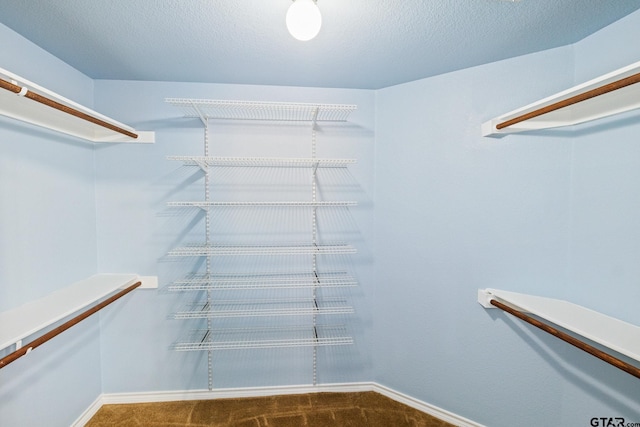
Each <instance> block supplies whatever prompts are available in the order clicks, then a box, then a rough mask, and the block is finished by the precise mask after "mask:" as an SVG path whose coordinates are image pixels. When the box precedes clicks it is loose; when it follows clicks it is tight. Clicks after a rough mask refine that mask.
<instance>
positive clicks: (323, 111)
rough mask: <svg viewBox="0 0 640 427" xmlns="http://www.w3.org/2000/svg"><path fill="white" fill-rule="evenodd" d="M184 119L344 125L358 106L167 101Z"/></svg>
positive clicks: (212, 100)
mask: <svg viewBox="0 0 640 427" xmlns="http://www.w3.org/2000/svg"><path fill="white" fill-rule="evenodd" d="M165 102H167V103H169V104H171V105H173V106H174V107H178V108H179V109H180V110H181V111H182V113H183V114H184V116H185V117H195V118H200V119H203V120H207V119H227V120H265V121H294V122H320V121H323V122H344V121H346V120H347V118H348V117H349V114H351V112H352V111H354V110H356V109H357V108H358V107H357V106H356V105H343V104H303V103H288V102H287V103H285V102H259V101H228V100H215V99H184V98H167V99H165Z"/></svg>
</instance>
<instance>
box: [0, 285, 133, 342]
mask: <svg viewBox="0 0 640 427" xmlns="http://www.w3.org/2000/svg"><path fill="white" fill-rule="evenodd" d="M141 279H142V278H141V277H140V276H138V275H136V274H96V275H94V276H91V277H89V278H87V279H84V280H81V281H79V282H76V283H74V284H72V285H70V286H67V287H66V288H63V289H60V290H58V291H56V292H53V293H51V294H49V295H47V296H45V297H43V298H41V299H39V300H36V301H32V302H29V303H27V304H24V305H22V306H20V307H17V308H14V309H11V310H9V311H5V312H2V313H0V349H4V348H7V347H9V346H11V345H16V347H18V348H19V347H20V346H21V341H22V340H23V339H24V338H26V337H28V336H30V335H33V334H35V333H37V332H39V331H41V330H43V329H45V328H47V327H49V326H51V325H53V324H54V323H56V322H58V321H60V320H62V319H64V318H65V317H67V316H70V315H71V314H73V313H75V312H77V311H80V310H82V309H84V308H86V307H89V306H90V305H92V304H94V303H96V302H98V301H100V300H101V299H103V298H105V297H107V296H109V295H110V294H112V293H114V292H116V291H117V290H118V289H122V288H125V287H127V286H129V285H131V284H133V283H135V282H136V281H140V280H141ZM142 281H143V282H144V280H142Z"/></svg>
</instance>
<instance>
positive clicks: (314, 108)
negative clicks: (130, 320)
mask: <svg viewBox="0 0 640 427" xmlns="http://www.w3.org/2000/svg"><path fill="white" fill-rule="evenodd" d="M166 102H168V103H169V104H172V105H174V106H176V107H178V108H179V109H180V110H182V112H183V114H184V116H185V117H188V118H198V119H200V120H201V121H202V123H203V125H204V130H205V134H204V155H203V156H168V157H167V159H168V160H174V161H180V162H182V163H183V164H184V165H185V166H195V167H199V168H200V169H201V170H202V172H203V175H204V179H203V187H204V188H203V190H204V191H203V192H204V196H203V200H199V201H174V202H168V206H169V207H179V208H199V209H202V210H204V211H205V212H206V213H205V215H204V236H203V237H204V239H203V243H202V244H191V245H190V244H188V245H186V246H183V247H178V248H175V249H173V250H172V251H170V252H168V256H172V257H202V258H204V260H203V262H201V265H202V268H201V269H200V270H199V271H192V272H191V273H188V274H187V275H186V277H184V278H183V279H180V280H176V281H174V282H173V283H172V284H170V285H169V287H168V289H169V290H171V291H205V292H206V299H205V298H203V296H202V295H201V296H200V300H199V301H197V302H196V303H195V304H192V305H190V306H188V307H186V308H184V309H183V310H181V311H178V312H176V313H174V318H176V319H203V320H200V321H199V322H201V323H204V320H206V323H207V329H206V330H205V331H202V332H198V333H196V335H194V336H193V337H191V338H190V339H187V340H185V341H184V342H180V343H178V344H176V345H175V349H176V350H180V351H191V350H204V351H208V360H207V362H208V374H209V375H208V380H209V389H210V390H211V389H213V375H212V372H213V358H212V352H213V351H214V350H228V349H245V348H284V347H306V346H309V347H313V360H312V367H313V384H314V385H315V384H316V383H317V377H316V367H317V347H319V346H325V345H346V344H352V343H353V339H352V338H351V337H349V336H347V335H346V332H345V328H344V327H338V328H336V327H328V326H326V325H318V322H317V320H318V318H319V317H320V316H323V315H334V314H344V315H349V314H352V313H353V312H354V309H353V307H351V306H348V305H346V302H345V300H344V299H337V298H329V297H328V296H325V295H322V293H321V290H323V289H328V288H345V287H350V286H356V285H357V280H356V279H355V278H354V277H353V276H351V275H349V274H347V273H346V272H344V271H336V270H338V269H341V268H342V267H339V266H338V265H340V264H339V263H338V264H333V263H335V262H336V261H337V260H336V259H335V258H337V257H327V258H326V259H323V260H322V261H321V262H318V261H319V259H320V258H319V257H322V256H324V255H329V254H337V255H344V254H353V253H355V252H356V249H355V248H354V247H352V246H350V245H347V244H343V243H330V242H325V241H324V240H323V239H321V238H320V237H321V236H322V235H323V234H324V233H320V232H319V231H320V230H319V228H318V215H317V214H318V211H319V209H327V208H338V209H341V208H349V207H352V206H357V203H356V202H355V201H332V200H319V199H320V197H319V195H320V191H319V190H320V187H319V181H318V169H320V168H346V167H347V166H348V165H350V164H353V163H355V162H356V161H355V160H353V159H332V158H323V159H321V158H318V157H316V136H317V135H316V132H317V129H318V126H316V125H317V123H318V122H344V121H346V120H347V117H348V116H349V114H350V113H351V112H352V111H354V110H355V109H356V108H357V107H356V106H355V105H337V104H301V103H280V102H259V101H256V102H248V101H226V100H208V99H178V98H169V99H166ZM212 119H221V120H235V121H246V120H258V121H268V122H293V124H297V123H298V122H304V123H305V124H310V126H309V127H310V131H311V132H310V135H309V136H310V140H309V141H310V142H311V144H310V154H311V156H310V157H307V158H294V157H212V156H210V155H209V152H210V148H211V143H210V132H209V129H210V124H211V123H210V122H211V121H212ZM281 125H286V126H290V125H291V123H281V124H278V126H281ZM243 126H246V124H245V123H243ZM220 167H223V168H230V167H231V168H232V167H240V168H246V167H255V168H305V169H307V170H304V171H297V172H300V173H299V174H298V173H297V174H296V175H299V176H297V178H296V179H297V180H299V179H305V181H304V182H306V183H308V184H310V185H308V187H309V188H308V189H309V193H308V197H306V196H302V197H300V195H297V196H296V197H293V198H294V200H271V201H269V200H264V199H262V198H261V197H260V194H261V193H252V194H255V197H258V198H260V199H261V200H242V201H240V200H213V199H214V198H215V194H212V193H214V192H215V190H216V188H215V187H213V185H214V183H215V180H216V179H219V178H218V177H216V176H214V175H215V174H214V173H213V172H214V171H213V170H212V168H220ZM305 175H307V177H305ZM307 179H308V181H307ZM254 181H256V182H255V184H260V183H259V181H257V180H255V178H254ZM233 182H234V181H233V180H231V183H232V184H231V185H233ZM293 183H294V184H296V182H295V181H294V182H293ZM239 184H240V183H238V184H237V185H239ZM260 185H264V184H260ZM303 185H304V184H303ZM267 188H274V189H275V188H276V187H275V186H270V187H267ZM212 190H213V191H212ZM261 191H267V190H266V189H261ZM287 194H291V193H287ZM221 198H223V199H224V197H221ZM286 198H287V197H286V196H285V199H286ZM300 198H302V199H304V200H295V199H300ZM267 199H268V197H267ZM227 208H256V209H252V210H249V211H248V212H247V213H248V216H249V217H251V218H252V221H256V222H257V221H260V216H261V215H264V212H265V211H266V210H267V209H269V208H282V209H281V210H282V211H286V212H289V210H290V209H295V210H297V212H302V213H303V216H306V215H307V214H308V223H307V224H308V234H307V233H305V235H306V236H307V237H302V241H295V242H294V243H285V242H280V241H278V239H276V240H275V241H274V237H273V235H272V234H271V233H270V232H269V229H268V227H269V225H268V224H265V226H264V227H262V228H264V231H265V233H260V234H262V235H257V236H255V237H254V238H255V239H256V244H255V245H249V244H244V245H243V244H240V245H231V244H226V241H225V244H217V242H216V235H215V233H214V231H213V228H212V226H211V224H212V222H213V220H214V217H215V216H216V215H217V212H218V211H216V213H213V212H212V211H213V210H214V209H227ZM264 208H267V209H265V210H262V209H264ZM301 209H304V210H302V211H301ZM278 212H280V210H279V211H278ZM231 215H232V216H234V217H235V218H236V219H239V218H237V217H238V216H237V215H235V211H233V210H232V212H231ZM282 221H283V222H284V223H286V219H282ZM224 237H225V238H230V239H231V241H232V242H234V241H236V242H238V243H240V242H239V240H240V236H239V235H237V234H236V235H234V234H233V233H232V232H229V233H227V234H226V235H225V236H224ZM265 237H266V243H263V240H262V239H263V238H265ZM243 240H244V239H243ZM256 255H257V256H263V255H265V256H275V257H279V256H290V255H291V256H298V255H303V256H306V258H299V259H298V260H296V262H299V263H297V264H293V263H288V262H287V263H283V265H282V266H271V265H270V266H268V267H264V268H265V269H266V270H270V269H271V268H273V269H274V270H273V271H270V272H268V273H260V272H259V271H260V270H258V271H255V270H254V268H255V267H254V266H252V265H251V263H250V262H245V261H239V259H237V258H236V259H233V258H232V259H231V263H230V264H231V265H233V266H232V267H231V269H232V271H226V272H222V271H219V270H217V269H218V268H220V265H219V263H218V260H215V261H214V259H213V258H214V257H218V256H229V257H241V256H256ZM250 260H251V259H250ZM251 261H253V260H251ZM325 261H326V262H325ZM332 265H333V267H332ZM292 289H296V292H295V295H296V296H299V298H296V299H291V294H290V293H289V291H290V290H292ZM264 290H269V296H273V298H270V299H263V298H262V299H261V297H264V292H263V291H264ZM229 291H231V292H229ZM239 291H241V292H239ZM327 292H328V293H333V292H338V293H339V292H343V290H340V289H331V290H327ZM203 293H204V292H203ZM223 295H226V298H223ZM292 316H294V317H295V316H297V318H296V319H295V322H296V323H298V324H299V323H303V324H302V325H298V326H296V327H293V328H291V327H286V328H284V329H282V328H277V329H276V328H262V327H258V328H251V329H232V330H229V329H226V328H224V329H221V328H220V326H221V323H220V320H219V319H226V320H224V323H225V326H227V324H228V322H235V323H238V322H244V320H243V319H244V318H252V317H257V318H269V321H275V322H283V320H284V319H286V323H289V322H291V320H289V317H292ZM240 324H242V323H240Z"/></svg>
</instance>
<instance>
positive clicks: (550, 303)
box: [479, 289, 640, 361]
mask: <svg viewBox="0 0 640 427" xmlns="http://www.w3.org/2000/svg"><path fill="white" fill-rule="evenodd" d="M491 299H496V300H498V301H499V302H502V303H504V304H507V305H509V306H511V307H513V308H515V309H517V310H520V311H523V312H528V313H531V314H534V315H536V316H538V317H539V318H541V319H544V320H546V321H548V322H551V323H553V324H555V325H558V326H560V327H562V328H564V329H566V330H569V331H571V332H574V333H576V334H578V335H581V336H583V337H585V338H587V339H589V340H591V341H593V342H596V343H598V344H601V345H603V346H605V347H607V348H610V349H612V350H614V351H616V352H618V353H620V354H624V355H625V356H628V357H631V358H632V359H634V360H638V361H640V326H636V325H632V324H630V323H627V322H623V321H622V320H618V319H615V318H613V317H610V316H607V315H604V314H602V313H598V312H597V311H594V310H591V309H588V308H585V307H582V306H580V305H577V304H573V303H571V302H568V301H564V300H558V299H553V298H546V297H539V296H534V295H527V294H521V293H516V292H508V291H502V290H498V289H486V290H480V291H479V302H480V304H482V305H483V306H484V307H487V308H495V307H494V306H492V305H491V304H490V300H491Z"/></svg>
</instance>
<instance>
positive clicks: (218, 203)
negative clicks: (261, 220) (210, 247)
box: [167, 201, 358, 209]
mask: <svg viewBox="0 0 640 427" xmlns="http://www.w3.org/2000/svg"><path fill="white" fill-rule="evenodd" d="M357 205H358V202H354V201H321V202H310V201H273V202H271V201H268V202H267V201H213V202H207V201H197V202H168V203H167V206H169V207H197V208H200V209H208V208H216V207H275V206H283V207H313V208H322V207H350V206H357Z"/></svg>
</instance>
